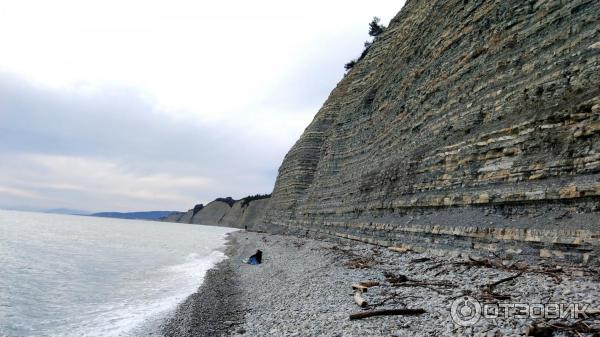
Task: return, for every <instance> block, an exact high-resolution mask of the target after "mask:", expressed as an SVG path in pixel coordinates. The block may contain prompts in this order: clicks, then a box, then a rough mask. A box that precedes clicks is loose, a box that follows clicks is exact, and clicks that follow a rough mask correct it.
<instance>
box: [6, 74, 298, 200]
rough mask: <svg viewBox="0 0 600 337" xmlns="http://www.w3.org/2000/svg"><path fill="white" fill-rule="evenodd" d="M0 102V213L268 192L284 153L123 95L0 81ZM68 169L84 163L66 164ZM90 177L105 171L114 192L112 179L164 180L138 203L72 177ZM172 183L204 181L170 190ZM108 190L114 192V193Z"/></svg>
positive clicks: (246, 133)
mask: <svg viewBox="0 0 600 337" xmlns="http://www.w3.org/2000/svg"><path fill="white" fill-rule="evenodd" d="M0 102H1V103H0V120H1V122H0V162H1V164H0V175H1V176H2V178H0V205H2V206H4V207H19V206H22V205H33V206H36V207H46V206H49V207H58V206H65V207H66V206H68V207H74V208H81V209H92V210H98V209H132V208H135V209H149V208H177V209H180V208H182V207H185V206H188V205H192V204H193V203H194V202H198V201H204V202H206V201H209V200H211V199H212V198H214V197H216V196H219V195H222V194H228V195H229V194H231V195H232V196H234V197H241V196H243V195H246V194H250V193H257V192H262V193H265V192H270V189H271V188H272V184H273V181H274V178H275V172H276V168H277V165H279V160H280V158H281V157H282V156H283V154H284V152H285V150H286V148H287V147H288V146H289V143H286V144H280V145H278V144H273V143H271V142H269V141H268V140H267V139H264V138H261V137H260V135H259V136H257V135H256V134H255V133H253V132H252V130H240V129H239V128H238V127H237V126H235V125H228V124H227V123H225V122H216V123H212V124H210V125H209V124H203V123H202V122H198V121H197V120H194V119H190V118H177V117H174V116H173V115H171V114H167V113H164V112H161V111H159V110H157V108H155V107H154V105H153V103H152V102H149V101H148V100H147V99H144V98H143V97H142V96H141V95H140V94H139V93H138V92H135V91H132V90H128V89H117V88H107V89H104V90H95V91H93V92H89V93H81V92H77V93H74V92H69V91H61V90H52V89H47V88H43V87H37V86H35V85H33V84H31V83H28V82H26V81H24V80H21V79H18V78H16V77H13V76H8V75H3V76H0ZM266 136H268V135H266ZM280 141H281V140H280ZM290 141H291V140H290ZM69 162H79V163H82V162H83V163H84V165H82V166H81V167H77V166H76V165H75V166H69ZM57 163H62V164H63V165H62V166H61V165H60V164H57ZM94 165H95V166H94ZM94 169H96V170H105V171H106V172H107V174H109V176H108V177H107V179H108V180H111V179H114V180H115V181H114V183H115V184H117V183H118V184H123V181H120V180H119V179H117V178H118V176H119V175H125V176H127V179H129V180H130V181H133V182H136V181H137V184H136V183H133V184H131V186H129V187H130V188H132V189H140V188H142V187H144V184H147V183H148V181H147V180H148V179H150V180H151V178H149V177H154V179H159V178H160V177H162V178H160V179H163V180H165V181H164V182H161V183H156V181H155V183H156V184H155V186H151V187H152V188H154V189H155V190H153V191H150V192H149V194H148V195H152V193H154V198H143V196H144V195H143V194H137V195H136V194H135V193H133V192H135V191H130V192H131V193H129V192H128V191H122V190H120V189H119V188H118V186H113V185H111V183H110V181H109V182H107V183H106V184H104V185H101V186H98V185H96V184H94V182H93V181H89V179H94V176H93V175H90V177H89V179H86V175H85V172H81V170H94ZM77 170H80V171H79V172H78V171H77ZM111 174H112V175H113V176H112V177H111V176H110V175H111ZM115 175H116V176H117V177H115ZM74 177H76V179H74ZM156 177H159V178H156ZM177 178H180V179H183V180H184V181H185V179H188V180H190V179H192V180H193V179H200V180H203V181H205V183H204V184H196V185H194V184H192V183H189V182H188V183H187V184H186V183H183V184H169V181H174V180H176V179H177ZM49 182H52V184H51V183H49ZM196 183H197V181H196ZM69 184H75V185H74V186H67V185H69ZM94 188H102V189H104V190H94ZM115 191H120V192H119V193H120V194H119V195H114V194H115V193H114V192H115ZM148 195H147V196H148ZM103 197H104V199H103ZM148 199H149V200H148ZM152 199H154V201H153V200H152ZM136 200H142V201H143V203H141V204H140V202H138V201H136ZM66 204H68V205H66Z"/></svg>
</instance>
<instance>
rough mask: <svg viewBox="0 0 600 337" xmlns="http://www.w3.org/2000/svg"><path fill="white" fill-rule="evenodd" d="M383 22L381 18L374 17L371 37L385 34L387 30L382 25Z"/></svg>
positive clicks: (371, 24)
mask: <svg viewBox="0 0 600 337" xmlns="http://www.w3.org/2000/svg"><path fill="white" fill-rule="evenodd" d="M380 21H381V19H380V18H378V17H376V16H375V17H373V21H371V23H369V35H370V36H373V37H376V36H378V35H379V34H381V33H383V31H384V30H385V26H384V25H382V24H380V23H379V22H380Z"/></svg>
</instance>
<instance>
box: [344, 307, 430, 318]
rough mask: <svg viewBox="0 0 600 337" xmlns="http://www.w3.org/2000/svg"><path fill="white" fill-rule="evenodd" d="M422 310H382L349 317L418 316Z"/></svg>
mask: <svg viewBox="0 0 600 337" xmlns="http://www.w3.org/2000/svg"><path fill="white" fill-rule="evenodd" d="M425 312H426V311H425V310H423V309H382V310H373V311H364V312H357V313H354V314H351V315H350V319H363V318H367V317H373V316H390V315H420V314H423V313H425Z"/></svg>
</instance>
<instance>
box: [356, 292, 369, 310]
mask: <svg viewBox="0 0 600 337" xmlns="http://www.w3.org/2000/svg"><path fill="white" fill-rule="evenodd" d="M361 294H362V292H361V291H356V292H355V293H354V302H356V304H358V306H359V307H361V308H364V307H366V306H367V305H368V303H367V300H365V299H364V298H363V297H362V296H361Z"/></svg>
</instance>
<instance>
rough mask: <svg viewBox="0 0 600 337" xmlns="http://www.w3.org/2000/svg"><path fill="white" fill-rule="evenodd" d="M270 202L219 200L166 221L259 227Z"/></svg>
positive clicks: (264, 200) (173, 216)
mask: <svg viewBox="0 0 600 337" xmlns="http://www.w3.org/2000/svg"><path fill="white" fill-rule="evenodd" d="M268 202H269V198H265V197H262V198H260V199H256V200H251V201H248V200H245V199H242V200H233V199H231V198H219V199H216V200H214V201H212V202H209V203H208V204H207V205H206V206H204V205H202V204H199V205H196V206H195V207H194V208H192V209H190V210H188V211H187V212H185V213H179V214H173V215H172V216H169V217H167V218H166V219H165V221H169V222H180V223H189V224H198V225H209V226H228V227H236V228H245V227H257V226H259V225H260V224H261V223H262V218H263V215H264V211H265V209H266V207H267V205H268Z"/></svg>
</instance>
